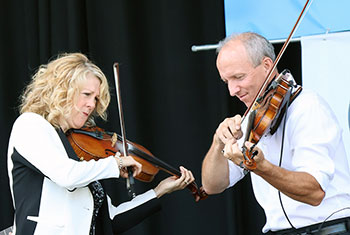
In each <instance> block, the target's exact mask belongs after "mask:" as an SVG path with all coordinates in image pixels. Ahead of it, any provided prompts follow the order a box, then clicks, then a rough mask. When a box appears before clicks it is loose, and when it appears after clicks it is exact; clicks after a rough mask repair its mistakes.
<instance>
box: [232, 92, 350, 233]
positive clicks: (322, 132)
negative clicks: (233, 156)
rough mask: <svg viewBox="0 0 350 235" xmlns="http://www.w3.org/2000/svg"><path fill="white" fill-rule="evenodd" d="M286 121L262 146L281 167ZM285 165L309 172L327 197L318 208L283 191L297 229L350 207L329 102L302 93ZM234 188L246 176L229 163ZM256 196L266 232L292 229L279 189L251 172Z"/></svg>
mask: <svg viewBox="0 0 350 235" xmlns="http://www.w3.org/2000/svg"><path fill="white" fill-rule="evenodd" d="M282 132H283V121H282V123H281V125H280V126H279V128H278V130H277V131H276V133H275V134H274V135H272V136H271V135H270V134H267V135H265V136H263V137H262V138H261V140H260V141H259V143H258V145H257V146H258V147H259V148H260V149H261V150H262V151H263V153H264V156H265V158H266V159H267V160H268V161H270V162H271V163H272V164H275V165H277V166H278V164H279V160H280V151H281V139H282ZM283 148H284V151H283V156H282V167H283V168H285V169H287V170H291V171H300V172H307V173H309V174H311V175H312V176H314V177H315V179H316V180H317V181H318V183H319V184H320V185H321V187H322V189H323V190H324V191H325V193H326V194H325V198H324V199H323V201H322V202H321V204H320V205H319V206H311V205H308V204H305V203H302V202H298V201H295V200H293V199H291V198H289V197H287V196H286V195H284V194H282V193H281V198H282V203H283V206H284V208H285V211H286V213H287V216H288V218H289V219H290V221H291V223H292V224H293V226H294V227H296V228H300V227H304V226H307V225H310V224H314V223H319V222H323V221H324V220H325V219H326V218H327V217H328V216H330V215H331V214H332V213H333V212H336V211H338V210H340V209H343V208H345V207H350V187H348V184H349V182H350V172H349V167H348V162H347V156H346V152H345V148H344V143H343V139H342V130H341V128H340V126H339V124H338V122H337V119H336V117H335V116H334V114H333V112H332V111H331V109H330V107H329V106H328V104H327V103H326V102H325V101H324V100H323V99H322V98H321V97H319V96H318V95H317V94H315V93H314V92H312V91H309V90H305V89H304V90H303V91H302V92H301V94H299V96H298V97H297V98H296V99H295V100H294V101H293V103H292V104H291V106H290V107H289V109H288V113H287V122H286V127H285V136H284V147H283ZM229 168H230V185H229V187H231V186H233V185H234V184H235V183H236V182H237V181H238V180H240V179H241V178H242V177H243V173H242V170H241V169H240V168H239V167H238V166H236V165H235V164H234V163H233V162H231V161H229ZM251 179H252V185H253V190H254V194H255V197H256V199H257V201H258V203H259V204H260V205H261V206H262V208H263V209H264V211H265V214H266V224H265V226H264V227H263V232H267V231H269V230H272V231H276V230H281V229H288V228H291V227H290V225H289V223H288V221H287V220H286V218H285V216H284V214H283V211H282V208H281V205H280V202H279V199H278V190H277V189H276V188H274V187H273V186H271V185H270V184H269V183H267V182H266V181H265V180H264V179H262V178H261V177H260V176H257V175H256V174H254V173H252V174H251ZM346 216H350V210H342V211H340V212H337V213H335V214H334V215H332V216H331V217H330V218H329V219H327V220H333V219H336V218H341V217H346Z"/></svg>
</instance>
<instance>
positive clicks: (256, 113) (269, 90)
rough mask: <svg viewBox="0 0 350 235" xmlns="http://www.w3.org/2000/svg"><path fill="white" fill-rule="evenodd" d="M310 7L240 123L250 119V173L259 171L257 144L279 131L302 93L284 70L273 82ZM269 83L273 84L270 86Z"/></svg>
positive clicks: (246, 159)
mask: <svg viewBox="0 0 350 235" xmlns="http://www.w3.org/2000/svg"><path fill="white" fill-rule="evenodd" d="M308 4H309V0H307V2H306V3H305V5H304V7H303V9H302V11H301V13H300V15H299V17H298V19H297V22H296V23H295V25H294V27H293V29H292V31H291V32H290V34H289V36H288V38H287V40H286V41H285V43H284V44H283V47H282V49H281V50H280V52H279V53H278V55H277V57H276V60H275V61H274V63H273V65H272V68H271V70H270V71H269V73H268V75H267V76H266V79H265V81H264V83H263V84H262V86H261V87H260V89H259V91H258V93H257V94H256V96H255V98H254V102H252V104H251V105H250V106H249V107H248V109H247V110H246V112H245V113H244V115H243V117H242V122H241V123H243V121H244V119H245V118H246V117H247V116H249V119H248V125H247V133H248V134H247V135H246V139H245V140H246V141H249V142H251V143H253V146H252V147H251V148H250V149H247V148H246V147H245V146H243V147H242V153H243V161H242V163H243V168H244V169H245V170H247V171H249V170H254V169H256V162H255V161H254V157H255V156H256V155H257V154H258V152H257V151H253V149H254V147H255V146H256V145H257V144H258V142H259V140H260V138H261V137H262V136H263V135H264V134H265V133H266V132H267V131H269V130H270V132H271V133H272V134H273V133H274V132H275V131H276V130H277V128H278V126H279V124H280V122H281V120H282V118H283V116H284V115H283V114H284V113H285V110H286V109H287V108H288V106H289V103H290V102H292V101H293V100H294V99H295V97H296V96H297V95H298V94H299V93H300V91H301V89H302V88H301V87H299V88H298V89H297V91H295V92H294V93H293V92H292V89H293V84H292V83H291V82H290V80H288V76H291V75H290V73H289V71H288V70H284V71H283V72H282V73H281V74H279V76H278V77H277V78H274V79H271V78H272V76H273V75H274V70H275V69H276V67H277V63H278V62H279V60H280V59H281V57H282V54H283V53H284V52H285V50H286V48H287V46H288V44H289V42H290V39H291V37H292V35H293V34H294V32H295V30H296V28H297V26H298V24H299V22H300V20H301V19H302V16H303V14H304V11H305V10H306V7H307V6H308ZM309 6H310V5H309ZM270 80H271V81H272V82H271V83H270V85H268V83H269V82H270Z"/></svg>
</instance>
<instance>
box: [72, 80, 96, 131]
mask: <svg viewBox="0 0 350 235" xmlns="http://www.w3.org/2000/svg"><path fill="white" fill-rule="evenodd" d="M100 84H101V82H100V80H99V79H98V78H97V77H96V76H95V75H94V74H92V73H88V75H87V77H86V82H84V83H83V84H82V85H81V87H80V93H79V94H78V95H77V97H76V99H75V102H74V105H73V110H72V112H71V116H70V118H69V119H68V120H67V122H68V128H67V130H68V129H71V128H74V129H80V128H82V127H83V126H84V124H85V122H86V121H87V119H88V118H89V116H90V114H91V113H92V112H93V111H94V109H95V107H96V103H97V101H98V98H99V95H100Z"/></svg>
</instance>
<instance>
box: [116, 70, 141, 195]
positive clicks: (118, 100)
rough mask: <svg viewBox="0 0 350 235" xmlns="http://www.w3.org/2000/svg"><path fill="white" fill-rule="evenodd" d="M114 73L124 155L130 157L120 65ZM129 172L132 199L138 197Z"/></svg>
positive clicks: (133, 180)
mask: <svg viewBox="0 0 350 235" xmlns="http://www.w3.org/2000/svg"><path fill="white" fill-rule="evenodd" d="M113 71H114V80H115V87H116V94H117V103H118V109H119V121H120V129H121V136H122V142H123V153H124V156H128V155H129V154H128V147H127V140H126V133H125V124H124V114H123V107H122V97H121V91H120V82H119V63H114V64H113ZM127 170H128V178H127V179H126V188H127V190H128V195H129V196H130V197H131V198H135V197H136V193H135V190H134V184H135V179H134V177H133V172H132V169H131V167H128V168H127Z"/></svg>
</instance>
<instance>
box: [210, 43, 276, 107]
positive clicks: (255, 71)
mask: <svg viewBox="0 0 350 235" xmlns="http://www.w3.org/2000/svg"><path fill="white" fill-rule="evenodd" d="M266 59H268V58H265V59H263V61H262V63H261V64H260V65H258V66H257V67H254V66H253V64H252V62H251V60H250V59H249V57H248V54H247V52H246V49H245V47H244V45H243V44H242V42H241V41H239V40H236V41H231V42H229V43H227V44H226V45H225V46H224V47H223V48H222V49H221V50H220V52H219V55H218V57H217V60H216V65H217V68H218V71H219V74H220V76H221V79H222V80H223V81H224V82H225V83H226V84H227V87H228V90H229V92H230V95H231V96H237V97H238V98H239V99H240V100H241V101H242V102H243V103H244V104H245V105H246V106H247V107H249V106H250V104H251V103H253V102H254V98H255V96H256V95H257V93H258V91H259V89H260V87H261V86H262V84H263V82H264V80H265V78H266V76H267V74H268V72H269V69H270V67H269V66H268V64H266V63H265V60H266Z"/></svg>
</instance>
